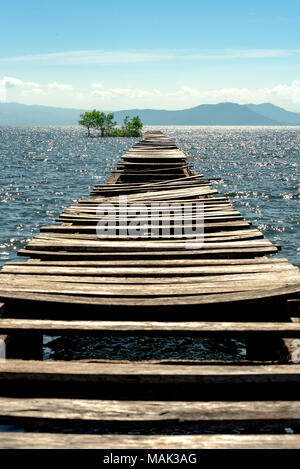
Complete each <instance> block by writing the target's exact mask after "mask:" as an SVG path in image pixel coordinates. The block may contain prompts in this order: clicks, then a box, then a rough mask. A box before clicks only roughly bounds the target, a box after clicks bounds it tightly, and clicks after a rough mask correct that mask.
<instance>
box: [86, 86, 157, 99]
mask: <svg viewBox="0 0 300 469" xmlns="http://www.w3.org/2000/svg"><path fill="white" fill-rule="evenodd" d="M92 94H93V95H96V96H101V97H111V98H117V97H120V96H123V97H127V98H145V97H150V96H158V95H160V94H161V92H160V91H159V90H157V89H153V90H141V89H139V88H113V89H111V90H94V91H93V92H92Z"/></svg>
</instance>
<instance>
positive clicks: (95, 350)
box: [0, 126, 300, 359]
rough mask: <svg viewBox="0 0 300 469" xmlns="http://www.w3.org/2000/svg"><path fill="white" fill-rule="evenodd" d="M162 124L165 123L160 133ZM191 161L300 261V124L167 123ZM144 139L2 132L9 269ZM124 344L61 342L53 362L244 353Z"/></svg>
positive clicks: (72, 131) (1, 255)
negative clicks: (46, 227)
mask: <svg viewBox="0 0 300 469" xmlns="http://www.w3.org/2000/svg"><path fill="white" fill-rule="evenodd" d="M157 128H158V127H157ZM161 130H162V131H163V132H165V133H166V134H167V135H169V136H170V137H171V138H172V139H174V140H175V142H176V143H177V145H178V146H179V147H180V148H181V149H182V150H183V151H184V152H185V153H186V154H187V155H188V157H189V162H190V164H192V165H193V166H194V167H195V169H196V170H197V171H199V172H201V173H204V175H205V176H207V177H221V178H222V179H221V181H220V182H218V183H215V186H216V188H217V189H218V190H219V192H220V193H221V194H222V195H227V196H229V197H230V199H231V200H232V201H233V203H234V205H235V207H236V208H237V209H238V210H240V212H241V213H242V215H243V216H244V217H245V218H246V219H248V220H251V221H252V222H253V225H254V226H255V227H258V228H259V229H260V230H262V231H263V232H264V234H265V236H266V237H267V238H269V239H270V240H272V241H274V242H276V243H279V244H281V245H282V247H283V249H282V252H281V253H280V256H284V257H287V258H288V259H289V260H290V261H291V262H292V263H294V264H297V265H299V264H300V256H299V254H300V250H299V245H298V244H297V237H298V234H299V205H298V198H299V188H300V186H299V182H298V183H297V170H299V164H300V127H183V126H182V127H181V126H180V127H161ZM135 141H136V140H135V139H131V138H122V139H118V138H105V139H98V138H91V139H87V138H86V136H85V132H84V131H83V130H82V129H80V128H79V127H20V128H15V127H7V128H5V127H2V128H1V127H0V155H1V158H0V200H1V234H0V263H1V264H3V263H4V262H6V261H7V260H12V259H15V258H16V255H17V251H18V250H19V249H20V248H21V247H22V246H24V245H25V244H26V243H27V241H28V240H29V239H30V238H31V237H32V236H34V235H36V234H38V233H39V227H40V226H41V225H48V224H52V223H53V222H54V220H55V218H56V217H57V216H58V215H59V213H60V212H61V211H62V209H63V208H65V207H67V206H69V205H70V203H71V202H72V201H74V200H76V199H77V198H82V197H86V196H88V194H89V191H90V189H91V188H92V186H93V185H94V184H95V183H96V182H101V181H104V180H105V179H106V178H107V177H108V176H109V174H110V172H111V171H112V170H113V169H114V168H115V167H116V165H117V163H118V161H119V160H120V158H121V156H122V154H123V153H124V152H125V151H126V150H127V149H128V148H130V147H131V146H132V145H133V144H134V143H135ZM159 343H160V345H161V347H157V344H156V340H155V339H141V338H129V339H122V340H121V341H119V342H118V341H117V339H116V338H107V339H105V341H103V340H101V341H100V342H99V341H95V339H93V340H92V339H91V341H90V342H89V346H86V344H87V342H86V341H85V342H84V343H82V342H81V341H80V340H75V339H73V338H68V339H67V338H65V339H64V340H62V339H61V338H57V339H55V340H54V341H52V342H51V343H49V346H48V347H47V350H48V351H47V354H48V355H47V357H48V358H50V359H52V358H57V359H58V358H64V359H69V358H85V357H87V356H91V355H93V357H95V358H96V357H97V358H112V359H120V358H126V359H130V358H131V359H132V358H133V359H149V358H152V359H155V358H160V359H161V358H171V357H172V358H192V357H193V358H199V359H201V358H211V359H213V358H227V357H229V358H230V357H240V358H241V356H242V355H243V353H244V352H243V351H244V348H243V346H242V344H239V343H238V342H236V341H227V343H222V344H216V343H213V342H212V341H205V340H202V341H199V340H198V341H197V340H194V339H193V340H191V339H188V340H187V339H180V340H179V339H177V342H176V347H174V346H173V345H174V344H173V342H172V341H166V343H165V344H164V343H163V341H162V340H160V342H159Z"/></svg>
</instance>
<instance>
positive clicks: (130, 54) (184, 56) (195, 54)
mask: <svg viewBox="0 0 300 469" xmlns="http://www.w3.org/2000/svg"><path fill="white" fill-rule="evenodd" d="M299 54H300V49H209V50H206V49H151V50H149V49H148V50H119V51H111V50H76V51H66V52H54V53H50V54H34V55H23V56H18V57H1V58H0V63H1V62H2V63H8V62H35V63H38V64H45V65H47V66H49V65H74V64H78V65H82V64H122V63H126V64H128V63H140V62H161V61H169V60H176V61H182V60H191V61H200V60H201V61H202V60H224V59H225V60H235V59H265V58H280V57H287V56H293V55H299Z"/></svg>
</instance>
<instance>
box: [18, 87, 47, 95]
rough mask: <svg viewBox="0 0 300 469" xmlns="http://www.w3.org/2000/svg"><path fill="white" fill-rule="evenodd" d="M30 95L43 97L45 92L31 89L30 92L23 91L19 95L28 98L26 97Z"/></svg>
mask: <svg viewBox="0 0 300 469" xmlns="http://www.w3.org/2000/svg"><path fill="white" fill-rule="evenodd" d="M31 94H35V95H41V96H43V95H45V94H46V93H45V91H44V90H42V89H41V88H31V89H30V90H24V91H22V93H21V96H28V95H31Z"/></svg>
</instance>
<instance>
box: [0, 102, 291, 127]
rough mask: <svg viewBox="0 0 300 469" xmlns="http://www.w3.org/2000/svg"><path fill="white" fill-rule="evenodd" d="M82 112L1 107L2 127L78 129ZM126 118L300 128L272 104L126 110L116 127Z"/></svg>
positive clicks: (119, 113) (177, 123) (118, 114)
mask: <svg viewBox="0 0 300 469" xmlns="http://www.w3.org/2000/svg"><path fill="white" fill-rule="evenodd" d="M81 112H85V110H84V109H70V108H56V107H51V106H40V105H39V106H35V105H25V104H19V103H0V126H6V127H7V126H14V127H20V126H39V127H42V126H76V125H77V122H78V116H79V114H80V113H81ZM127 115H128V116H129V118H132V117H133V116H136V115H138V116H139V117H140V119H141V121H142V122H143V125H144V126H222V127H224V126H243V127H244V126H255V127H257V126H268V127H269V126H270V127H274V126H278V127H282V126H292V127H294V126H300V113H297V112H291V111H287V110H285V109H283V108H281V107H278V106H274V105H273V104H271V103H263V104H243V105H241V104H236V103H219V104H201V105H200V106H196V107H193V108H189V109H182V110H176V111H170V110H156V109H127V110H121V111H114V117H115V120H116V122H117V125H122V123H123V120H124V118H125V117H126V116H127Z"/></svg>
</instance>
